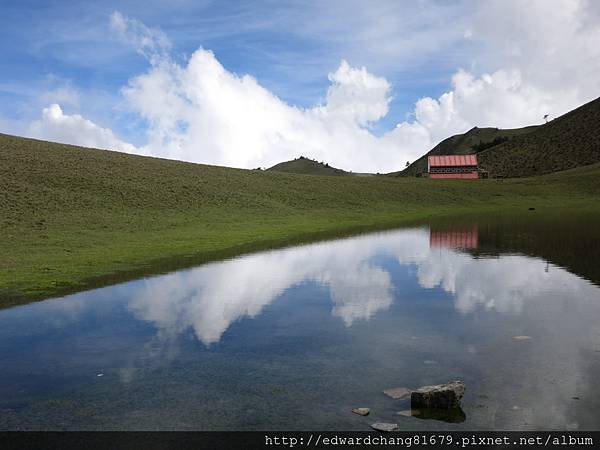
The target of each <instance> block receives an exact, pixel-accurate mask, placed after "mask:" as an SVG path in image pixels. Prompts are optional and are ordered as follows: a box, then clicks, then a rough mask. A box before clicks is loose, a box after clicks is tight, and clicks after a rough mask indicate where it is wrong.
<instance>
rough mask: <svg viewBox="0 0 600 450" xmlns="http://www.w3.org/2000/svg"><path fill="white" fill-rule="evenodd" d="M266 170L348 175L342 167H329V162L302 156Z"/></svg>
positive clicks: (305, 173)
mask: <svg viewBox="0 0 600 450" xmlns="http://www.w3.org/2000/svg"><path fill="white" fill-rule="evenodd" d="M267 170H269V171H272V172H285V173H298V174H303V175H332V176H338V175H350V173H349V172H346V171H344V170H342V169H336V168H335V167H331V166H330V165H329V164H325V163H320V162H318V161H315V160H312V159H308V158H305V157H303V156H301V157H300V158H297V159H293V160H291V161H285V162H282V163H279V164H276V165H274V166H273V167H269V168H268V169H267Z"/></svg>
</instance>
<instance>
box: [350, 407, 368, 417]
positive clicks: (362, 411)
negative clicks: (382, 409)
mask: <svg viewBox="0 0 600 450" xmlns="http://www.w3.org/2000/svg"><path fill="white" fill-rule="evenodd" d="M352 412H353V413H354V414H358V415H359V416H367V415H368V414H369V413H370V412H371V410H370V409H369V408H353V409H352Z"/></svg>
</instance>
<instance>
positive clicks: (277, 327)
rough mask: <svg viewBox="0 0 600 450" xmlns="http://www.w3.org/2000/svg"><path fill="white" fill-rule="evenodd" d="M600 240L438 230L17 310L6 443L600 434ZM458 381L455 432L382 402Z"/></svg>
mask: <svg viewBox="0 0 600 450" xmlns="http://www.w3.org/2000/svg"><path fill="white" fill-rule="evenodd" d="M599 223H600V222H599V221H598V220H597V218H592V219H590V218H585V219H579V218H570V219H568V220H567V219H564V220H563V219H560V220H558V219H556V218H553V219H544V220H542V219H530V218H527V219H522V218H520V219H519V220H517V219H514V218H495V219H488V220H485V221H483V220H476V221H468V220H462V221H458V222H457V221H454V222H439V223H431V224H427V225H424V226H422V227H416V228H412V229H401V230H395V231H390V232H385V233H375V234H369V235H361V236H358V237H353V238H348V239H340V240H335V241H329V242H322V243H316V244H310V245H304V246H299V247H294V248H287V249H282V250H274V251H269V252H264V253H258V254H252V255H245V256H241V257H238V258H235V259H232V260H227V261H222V262H216V263H212V264H206V265H203V266H200V267H197V268H193V269H188V270H182V271H178V272H175V273H171V274H167V275H160V276H156V277H151V278H146V279H140V280H136V281H131V282H128V283H123V284H118V285H114V286H110V287H106V288H102V289H97V290H93V291H88V292H83V293H80V294H76V295H71V296H68V297H64V298H60V299H52V300H47V301H44V302H39V303H34V304H30V305H26V306H19V307H15V308H10V309H6V310H2V311H0V367H1V368H2V370H1V371H0V429H3V430H6V429H9V430H14V429H53V430H60V429H69V430H85V429H95V430H104V429H133V430H145V429H161V430H175V429H177V430H251V429H272V430H275V429H286V430H293V429H305V430H306V429H318V430H339V429H342V430H367V429H369V424H371V423H373V422H375V421H384V422H395V423H398V424H399V426H400V428H401V429H410V430H420V429H450V430H451V429H471V430H472V429H499V430H520V429H529V430H533V429H573V430H575V429H599V428H600V389H599V387H600V381H599V380H600V325H599V324H600V288H599V287H598V282H599V279H600V277H599V275H598V272H599V271H598V268H599V267H600V251H599V247H598V246H599V244H598V242H600V227H598V226H597V225H598V224H599ZM517 336H520V337H521V338H519V339H515V337H517ZM455 379H460V380H464V382H465V383H466V386H467V392H466V395H465V398H464V399H463V407H462V412H461V414H460V415H459V417H452V418H446V419H445V420H447V421H439V420H424V419H422V418H417V417H404V416H401V415H398V412H399V411H402V410H406V409H407V408H408V409H409V408H410V405H409V404H407V401H406V400H393V399H391V398H389V397H387V396H386V395H384V394H383V393H382V391H383V390H384V389H388V388H393V387H408V388H416V387H419V386H421V385H427V384H437V383H443V382H447V381H450V380H455ZM354 407H369V408H371V415H370V416H367V417H361V416H357V415H355V414H352V413H351V412H350V410H351V409H352V408H354ZM442 419H444V418H443V417H442Z"/></svg>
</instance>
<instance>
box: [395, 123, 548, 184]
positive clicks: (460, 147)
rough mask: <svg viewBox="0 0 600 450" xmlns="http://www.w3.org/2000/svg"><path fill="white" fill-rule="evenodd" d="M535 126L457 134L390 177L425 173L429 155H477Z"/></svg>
mask: <svg viewBox="0 0 600 450" xmlns="http://www.w3.org/2000/svg"><path fill="white" fill-rule="evenodd" d="M537 128H538V127H537V126H530V127H524V128H513V129H506V130H502V129H499V128H477V127H475V128H472V129H470V130H469V131H467V132H466V133H464V134H457V135H454V136H451V137H449V138H447V139H444V140H443V141H442V142H440V143H439V144H438V145H436V146H435V147H434V148H433V149H431V150H430V151H429V152H427V153H426V154H425V155H423V156H421V157H420V158H419V159H417V160H416V161H414V162H413V163H412V164H411V165H410V166H408V167H407V168H406V169H404V170H402V171H400V172H393V173H390V174H388V175H391V176H415V175H416V174H417V173H423V172H427V157H428V156H430V155H466V154H470V153H478V150H479V149H482V148H491V147H494V146H496V145H498V144H497V143H500V142H503V141H504V140H510V139H513V138H514V137H516V136H521V135H525V134H528V133H531V132H532V131H534V130H535V129H537Z"/></svg>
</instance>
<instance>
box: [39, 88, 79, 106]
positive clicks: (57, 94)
mask: <svg viewBox="0 0 600 450" xmlns="http://www.w3.org/2000/svg"><path fill="white" fill-rule="evenodd" d="M80 97H81V96H80V94H79V91H78V90H77V89H76V88H74V87H73V86H71V85H69V84H66V85H63V86H59V87H57V88H55V89H50V90H47V91H45V92H43V93H41V94H40V95H39V100H40V102H41V103H42V104H44V105H49V104H53V103H56V104H59V105H70V106H74V107H79V100H80Z"/></svg>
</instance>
